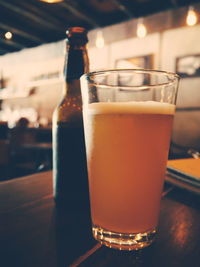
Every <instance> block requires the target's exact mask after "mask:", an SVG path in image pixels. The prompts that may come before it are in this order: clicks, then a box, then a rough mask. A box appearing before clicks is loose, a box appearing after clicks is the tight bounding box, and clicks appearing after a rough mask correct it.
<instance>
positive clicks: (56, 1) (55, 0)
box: [40, 0, 64, 4]
mask: <svg viewBox="0 0 200 267" xmlns="http://www.w3.org/2000/svg"><path fill="white" fill-rule="evenodd" d="M40 1H41V2H46V3H49V4H53V3H59V2H63V1H64V0H40Z"/></svg>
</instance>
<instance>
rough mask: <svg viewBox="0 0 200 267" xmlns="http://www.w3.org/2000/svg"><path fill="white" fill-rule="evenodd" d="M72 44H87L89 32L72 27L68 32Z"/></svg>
mask: <svg viewBox="0 0 200 267" xmlns="http://www.w3.org/2000/svg"><path fill="white" fill-rule="evenodd" d="M66 34H67V39H68V42H69V43H70V44H73V43H74V44H77V43H78V44H82V45H84V44H86V43H87V42H88V38H87V30H86V29H85V28H83V27H71V28H69V29H68V30H67V31H66Z"/></svg>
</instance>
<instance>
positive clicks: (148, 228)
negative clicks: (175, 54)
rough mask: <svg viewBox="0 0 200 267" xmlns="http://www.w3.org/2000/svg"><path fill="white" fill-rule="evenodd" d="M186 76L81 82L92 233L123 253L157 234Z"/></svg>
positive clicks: (142, 74)
mask: <svg viewBox="0 0 200 267" xmlns="http://www.w3.org/2000/svg"><path fill="white" fill-rule="evenodd" d="M178 81H179V78H178V76H177V75H176V74H174V73H169V72H164V71H155V70H134V69H120V70H106V71H97V72H92V73H89V74H85V75H83V76H82V77H81V90H82V98H83V117H84V131H85V142H86V152H87V166H88V179H89V191H90V205H91V217H92V231H93V236H94V238H95V239H97V240H98V241H100V242H101V243H102V244H105V245H106V246H109V247H112V248H118V249H121V250H134V249H139V248H143V247H146V246H148V245H150V244H151V243H152V242H153V240H154V238H155V234H156V227H157V223H158V218H159V209H160V199H161V193H162V188H163V183H164V176H165V169H166V163H167V159H168V150H169V143H170V135H171V130H172V123H173V116H174V113H175V102H176V96H177V88H178Z"/></svg>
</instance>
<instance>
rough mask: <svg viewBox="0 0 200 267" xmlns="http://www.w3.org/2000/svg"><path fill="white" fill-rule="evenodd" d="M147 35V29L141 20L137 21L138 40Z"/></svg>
mask: <svg viewBox="0 0 200 267" xmlns="http://www.w3.org/2000/svg"><path fill="white" fill-rule="evenodd" d="M146 35H147V29H146V27H145V25H144V24H143V19H142V18H141V19H139V20H138V24H137V36H138V37H139V38H144V37H145V36H146Z"/></svg>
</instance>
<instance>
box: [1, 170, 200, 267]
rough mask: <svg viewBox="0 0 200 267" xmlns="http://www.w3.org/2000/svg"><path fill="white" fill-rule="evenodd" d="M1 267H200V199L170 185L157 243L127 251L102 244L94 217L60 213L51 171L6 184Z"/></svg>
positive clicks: (162, 207)
mask: <svg viewBox="0 0 200 267" xmlns="http://www.w3.org/2000/svg"><path fill="white" fill-rule="evenodd" d="M0 266H1V267H10V266H12V267H13V266H15V267H18V266H19V267H33V266H34V267H40V266H41V267H62V266H63V267H67V266H71V267H75V266H80V267H90V266H94V267H104V266H108V267H112V266H115V267H118V266H120V267H121V266H123V267H124V266H125V267H126V266H128V267H129V266H132V267H134V266H136V267H147V266H148V267H177V266H181V267H183V266H185V267H186V266H187V267H188V266H191V267H199V266H200V199H199V196H195V195H193V194H191V193H188V192H186V191H182V190H180V189H177V188H174V187H172V186H167V187H166V188H165V193H164V194H163V198H162V201H161V216H160V222H159V227H158V237H157V239H156V241H155V242H154V244H153V245H151V246H150V247H148V248H145V249H143V250H139V251H132V252H124V251H118V250H114V249H109V248H106V247H104V246H101V245H100V244H98V243H97V242H96V241H95V240H94V239H93V237H92V234H91V230H90V220H89V218H86V217H85V216H83V215H81V214H70V213H68V212H67V211H65V212H63V211H62V212H60V211H59V210H57V209H56V208H55V205H54V201H53V198H52V172H51V171H50V172H43V173H39V174H35V175H31V176H26V177H24V178H18V179H14V180H10V181H5V182H1V183H0Z"/></svg>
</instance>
